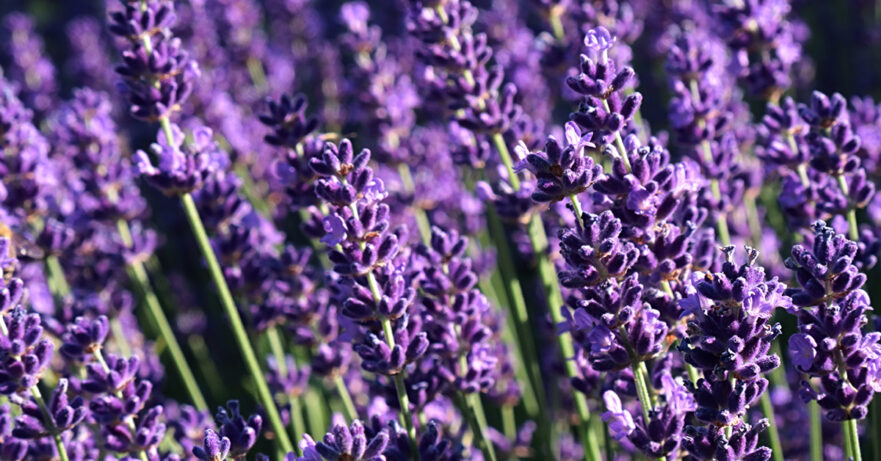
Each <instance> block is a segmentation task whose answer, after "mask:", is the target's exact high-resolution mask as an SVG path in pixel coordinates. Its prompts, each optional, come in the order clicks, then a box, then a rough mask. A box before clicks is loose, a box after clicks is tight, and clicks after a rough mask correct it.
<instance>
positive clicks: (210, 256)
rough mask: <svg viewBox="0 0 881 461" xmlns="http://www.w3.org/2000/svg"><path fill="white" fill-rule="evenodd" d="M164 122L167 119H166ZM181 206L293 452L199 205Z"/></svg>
mask: <svg viewBox="0 0 881 461" xmlns="http://www.w3.org/2000/svg"><path fill="white" fill-rule="evenodd" d="M162 120H167V119H165V118H163V119H162ZM166 124H167V122H166ZM164 125H165V124H164ZM163 129H164V126H163ZM168 134H170V126H169V133H167V135H168ZM169 139H172V138H169ZM181 202H182V203H183V206H184V212H185V213H186V215H187V220H188V221H189V223H190V227H191V228H192V230H193V234H194V235H195V237H196V242H197V243H198V245H199V250H200V251H201V252H202V256H203V257H204V258H205V261H206V262H207V264H208V271H209V273H210V275H211V279H212V280H213V282H214V285H215V287H216V288H217V291H218V294H219V296H220V304H221V306H222V307H223V310H224V312H225V313H226V315H227V317H229V322H230V324H231V326H232V330H233V337H234V338H235V340H236V343H237V345H238V347H239V350H240V351H241V353H242V355H243V356H244V359H245V365H246V366H247V368H248V372H249V373H250V374H251V377H252V378H253V380H254V384H255V387H256V389H257V395H258V397H259V399H260V403H261V404H262V405H263V407H264V411H266V415H267V417H268V418H269V423H270V425H271V427H272V430H273V431H274V432H275V436H276V437H277V438H278V443H279V444H280V445H281V448H282V451H285V452H290V451H293V445H292V444H291V440H290V438H288V434H287V431H286V430H285V427H284V423H283V422H282V420H281V416H279V414H278V408H277V407H276V405H275V401H274V400H273V399H272V394H271V393H270V392H269V386H268V385H267V384H266V379H265V377H264V376H263V372H262V371H261V370H260V363H259V362H258V361H257V355H256V354H255V353H254V348H253V347H252V346H251V342H250V341H249V340H248V333H247V331H246V330H245V325H244V323H243V322H242V318H241V316H240V315H239V311H238V309H237V308H236V305H235V302H234V301H233V298H232V293H231V292H230V291H229V286H228V285H227V284H226V280H225V279H224V277H223V271H222V269H221V268H220V263H218V262H217V256H215V254H214V250H213V249H212V248H211V243H210V241H209V240H208V233H207V232H206V231H205V226H204V224H202V219H201V218H200V217H199V211H198V210H197V209H196V203H195V202H194V201H193V197H192V196H191V195H190V194H184V195H182V196H181Z"/></svg>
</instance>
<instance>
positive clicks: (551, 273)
mask: <svg viewBox="0 0 881 461" xmlns="http://www.w3.org/2000/svg"><path fill="white" fill-rule="evenodd" d="M493 143H494V144H495V145H496V148H497V149H498V151H499V156H500V157H501V158H502V161H503V162H504V163H505V168H506V169H508V171H509V172H513V165H512V163H511V155H510V153H509V152H508V147H507V146H506V145H505V142H504V139H503V138H502V136H501V135H500V134H498V133H497V134H494V135H493ZM509 174H510V173H509ZM512 177H513V180H512V181H511V186H512V187H514V188H515V189H518V190H519V189H520V182H519V180H517V177H516V175H514V176H512ZM526 230H527V234H528V235H529V240H530V242H531V243H532V249H533V254H534V255H535V257H536V259H537V260H538V274H539V278H540V279H541V283H542V288H543V290H544V293H545V295H546V296H547V302H548V307H549V309H550V312H551V320H552V321H553V324H554V328H556V327H557V325H560V324H561V323H563V322H564V321H565V318H564V317H563V313H562V310H561V309H562V307H563V295H562V293H561V292H560V281H559V279H558V278H557V271H556V269H555V268H554V265H553V263H552V262H551V260H550V258H549V257H548V254H547V252H546V250H547V248H548V240H547V234H546V233H545V229H544V223H542V221H541V217H539V216H532V217H531V219H530V220H529V223H528V224H527V228H526ZM499 253H500V254H501V253H502V252H501V251H499ZM555 336H556V338H557V346H558V347H559V348H560V352H561V353H562V355H563V363H564V365H565V368H566V375H567V376H568V377H569V378H570V379H571V378H576V377H578V367H577V365H576V364H575V360H573V358H574V357H575V347H574V346H573V345H572V336H571V335H570V333H569V332H563V333H560V334H555ZM573 394H574V395H573V397H574V398H575V408H576V410H577V411H578V416H579V418H580V419H581V421H579V431H578V432H579V434H580V436H581V442H582V445H583V446H584V452H585V455H586V457H587V460H588V461H598V460H599V459H600V452H599V446H598V442H597V440H596V436H595V435H594V433H593V431H592V430H590V426H589V425H588V421H589V420H590V409H589V407H588V406H587V399H586V398H585V396H584V394H582V393H581V392H574V393H573Z"/></svg>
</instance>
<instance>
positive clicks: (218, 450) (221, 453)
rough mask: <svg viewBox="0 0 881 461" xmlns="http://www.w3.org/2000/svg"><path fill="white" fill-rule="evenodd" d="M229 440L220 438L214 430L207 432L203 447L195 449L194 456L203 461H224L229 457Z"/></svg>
mask: <svg viewBox="0 0 881 461" xmlns="http://www.w3.org/2000/svg"><path fill="white" fill-rule="evenodd" d="M229 446H230V442H229V439H228V438H226V437H223V438H221V437H218V435H217V433H216V432H214V430H213V429H206V430H205V438H204V439H203V441H202V446H201V447H193V455H194V456H195V457H196V458H198V459H200V460H201V461H224V460H225V459H226V457H227V456H228V455H229Z"/></svg>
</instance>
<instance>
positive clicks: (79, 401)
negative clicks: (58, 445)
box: [12, 378, 88, 439]
mask: <svg viewBox="0 0 881 461" xmlns="http://www.w3.org/2000/svg"><path fill="white" fill-rule="evenodd" d="M67 391H68V381H67V379H63V378H62V379H60V380H59V381H58V386H57V387H56V388H55V391H53V392H52V398H51V399H50V400H49V402H48V405H47V410H48V411H49V415H50V418H51V421H46V415H45V414H44V413H43V410H42V409H41V408H40V406H39V405H38V404H37V403H36V402H34V401H33V400H31V399H25V398H23V397H21V396H17V395H16V396H13V400H14V401H15V403H17V404H18V405H19V406H20V407H21V412H22V415H21V416H19V417H17V418H15V428H14V429H13V430H12V435H14V436H15V437H18V438H22V439H38V438H41V437H46V436H48V435H51V434H53V432H57V433H60V432H65V431H68V430H70V429H71V428H72V427H74V426H76V425H77V424H79V423H80V422H82V421H83V420H84V419H85V418H86V416H87V415H88V408H87V407H86V403H85V401H84V400H83V398H82V397H80V396H76V397H74V398H73V400H68V396H67Z"/></svg>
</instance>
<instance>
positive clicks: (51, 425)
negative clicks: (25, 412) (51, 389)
mask: <svg viewBox="0 0 881 461" xmlns="http://www.w3.org/2000/svg"><path fill="white" fill-rule="evenodd" d="M30 391H31V395H32V396H34V400H35V401H36V402H37V405H38V406H39V407H40V411H41V412H43V418H44V419H45V420H46V426H48V427H47V428H48V429H49V432H50V433H51V434H52V438H53V439H54V440H55V448H57V449H58V457H60V458H61V461H68V459H69V458H68V457H67V449H66V448H64V442H63V441H62V440H61V434H59V433H58V428H56V427H55V422H54V421H53V420H52V415H51V414H50V413H49V408H47V407H46V402H45V401H43V396H42V395H41V394H40V389H39V388H38V387H37V386H36V384H35V385H34V386H32V387H31V389H30Z"/></svg>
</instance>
